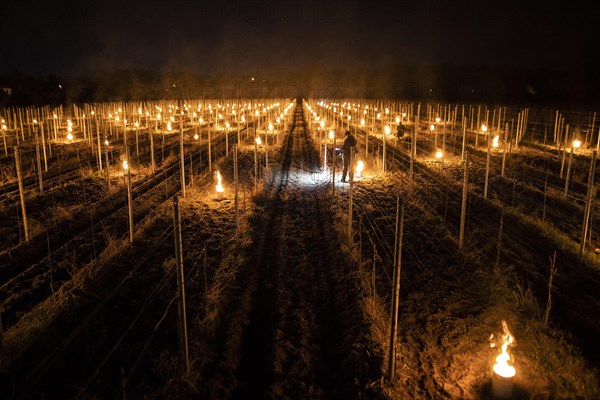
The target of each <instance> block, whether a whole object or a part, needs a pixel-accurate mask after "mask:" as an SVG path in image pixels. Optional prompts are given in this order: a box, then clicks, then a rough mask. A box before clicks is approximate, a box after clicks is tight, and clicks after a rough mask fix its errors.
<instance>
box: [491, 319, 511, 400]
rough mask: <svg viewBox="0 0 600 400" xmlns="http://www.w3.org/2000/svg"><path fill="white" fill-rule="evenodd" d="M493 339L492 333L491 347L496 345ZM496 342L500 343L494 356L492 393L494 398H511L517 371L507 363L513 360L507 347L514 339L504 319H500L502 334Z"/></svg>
mask: <svg viewBox="0 0 600 400" xmlns="http://www.w3.org/2000/svg"><path fill="white" fill-rule="evenodd" d="M493 340H494V335H492V336H491V337H490V341H492V344H491V347H496V343H494V342H493ZM498 343H499V345H500V354H498V356H497V357H496V363H495V364H494V367H493V370H494V377H493V378H492V395H493V396H494V398H495V399H511V398H512V393H513V386H514V383H515V375H516V374H517V371H516V369H515V367H514V366H512V365H509V364H508V362H509V361H510V362H511V363H512V362H513V359H512V358H511V356H510V355H509V354H508V347H509V346H514V344H515V339H514V337H513V335H512V334H511V333H510V331H509V330H508V325H506V321H502V336H501V337H500V338H499V341H498Z"/></svg>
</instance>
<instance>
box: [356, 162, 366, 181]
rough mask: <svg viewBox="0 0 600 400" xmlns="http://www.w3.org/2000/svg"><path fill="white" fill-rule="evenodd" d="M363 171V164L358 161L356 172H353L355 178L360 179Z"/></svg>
mask: <svg viewBox="0 0 600 400" xmlns="http://www.w3.org/2000/svg"><path fill="white" fill-rule="evenodd" d="M364 169H365V163H364V162H363V161H362V160H358V161H357V162H356V170H355V175H356V177H357V178H360V176H361V174H362V172H363V170H364Z"/></svg>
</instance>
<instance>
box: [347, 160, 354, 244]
mask: <svg viewBox="0 0 600 400" xmlns="http://www.w3.org/2000/svg"><path fill="white" fill-rule="evenodd" d="M348 169H349V171H348V178H350V189H349V190H350V191H349V192H348V243H350V245H352V240H353V235H352V200H353V199H352V189H353V188H354V149H352V148H351V149H350V162H349V166H348Z"/></svg>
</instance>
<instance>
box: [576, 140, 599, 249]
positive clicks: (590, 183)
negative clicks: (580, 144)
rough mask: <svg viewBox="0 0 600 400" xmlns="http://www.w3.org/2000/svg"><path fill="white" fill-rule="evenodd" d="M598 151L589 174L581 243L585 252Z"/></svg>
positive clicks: (593, 156)
mask: <svg viewBox="0 0 600 400" xmlns="http://www.w3.org/2000/svg"><path fill="white" fill-rule="evenodd" d="M597 154H598V153H597V152H596V151H593V152H592V157H591V159H590V172H589V175H588V185H587V195H586V200H585V213H584V217H583V228H582V230H581V243H580V245H579V252H580V253H581V254H583V252H584V250H585V242H586V239H587V233H588V225H589V222H590V213H591V211H592V201H593V200H594V174H595V172H596V155H597Z"/></svg>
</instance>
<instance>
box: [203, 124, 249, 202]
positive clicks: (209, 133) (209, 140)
mask: <svg viewBox="0 0 600 400" xmlns="http://www.w3.org/2000/svg"><path fill="white" fill-rule="evenodd" d="M208 138H209V143H210V131H209V136H208ZM256 139H257V137H256V126H255V127H254V191H255V192H256V191H257V190H258V143H257V142H256ZM208 148H209V150H210V145H209V146H208ZM208 154H210V152H209V153H208ZM209 159H210V156H209ZM209 165H210V161H209Z"/></svg>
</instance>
